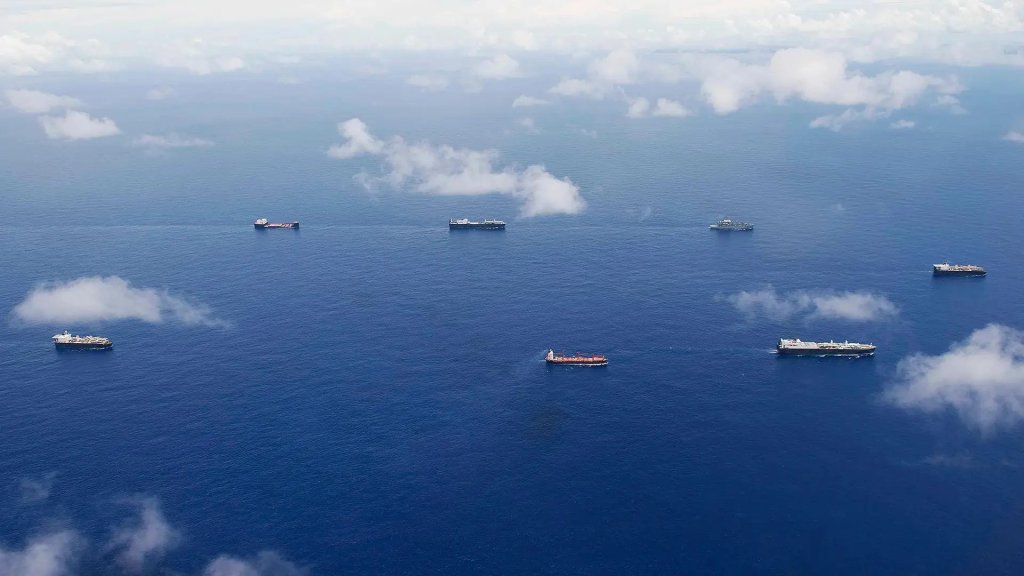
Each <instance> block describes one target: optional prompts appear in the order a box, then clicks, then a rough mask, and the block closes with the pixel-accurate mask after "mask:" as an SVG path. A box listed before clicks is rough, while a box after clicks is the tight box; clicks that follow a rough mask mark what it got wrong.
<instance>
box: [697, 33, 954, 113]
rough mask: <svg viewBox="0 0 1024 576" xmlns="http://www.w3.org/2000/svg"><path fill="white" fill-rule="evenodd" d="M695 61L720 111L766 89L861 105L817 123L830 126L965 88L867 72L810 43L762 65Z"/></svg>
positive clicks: (707, 95)
mask: <svg viewBox="0 0 1024 576" xmlns="http://www.w3.org/2000/svg"><path fill="white" fill-rule="evenodd" d="M693 66H694V73H695V74H696V75H698V76H699V77H700V78H701V79H702V83H701V94H702V95H703V96H704V99H705V100H706V101H707V102H708V104H710V105H711V106H712V108H714V110H715V112H717V113H719V114H729V113H731V112H735V111H736V110H738V109H739V108H740V107H742V106H744V105H747V104H750V103H752V102H754V101H756V100H757V99H758V98H759V97H760V96H761V95H762V94H765V93H770V94H772V95H773V96H774V98H775V100H776V102H777V103H780V104H782V103H785V102H786V101H788V100H790V99H799V100H802V101H804V102H812V103H816V104H833V105H840V106H861V107H862V108H861V109H859V110H858V109H853V108H851V109H850V110H848V111H847V112H844V113H843V114H840V115H829V116H823V117H821V118H820V121H818V122H817V123H816V124H815V125H814V127H827V128H832V129H837V128H836V127H837V126H838V127H841V126H842V125H843V124H845V123H848V122H849V121H851V120H853V119H862V120H863V119H872V118H878V117H883V116H885V115H887V114H888V113H891V112H892V111H894V110H901V109H904V108H906V107H909V106H912V105H914V104H915V103H917V102H918V101H919V100H920V99H921V97H922V96H923V95H924V94H926V93H927V92H929V91H934V92H939V93H940V94H943V95H946V96H950V95H951V94H953V93H955V92H959V91H961V90H962V89H963V87H962V86H961V85H960V84H959V82H958V81H957V80H956V79H955V78H940V77H937V76H931V75H922V74H918V73H916V72H911V71H908V70H900V71H897V72H882V73H880V74H878V75H876V76H866V75H864V74H861V73H860V72H851V71H850V70H848V67H847V59H846V57H845V56H844V55H843V54H842V53H839V52H829V51H824V50H815V49H807V48H788V49H784V50H779V51H777V52H775V53H774V54H773V55H772V57H771V59H770V60H769V62H768V63H767V64H764V65H757V64H745V63H742V62H739V61H737V60H735V59H726V60H721V59H717V58H715V59H710V60H709V61H706V62H700V61H698V62H695V63H694V64H693ZM953 99H954V100H955V98H953Z"/></svg>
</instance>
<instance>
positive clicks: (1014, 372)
mask: <svg viewBox="0 0 1024 576" xmlns="http://www.w3.org/2000/svg"><path fill="white" fill-rule="evenodd" d="M896 372H897V377H896V379H895V381H894V382H893V383H892V384H891V385H890V386H889V387H888V388H887V389H886V391H885V392H884V394H883V398H884V399H885V400H886V401H888V402H889V403H891V404H893V405H895V406H899V407H901V408H905V409H907V410H913V411H920V412H925V413H939V412H944V411H946V410H952V411H953V412H955V413H956V414H957V415H958V416H959V417H960V419H961V421H963V423H964V424H966V425H968V426H970V427H972V428H974V429H976V430H978V431H980V432H982V433H985V434H988V433H991V432H994V431H996V430H998V429H1002V428H1008V427H1010V426H1013V425H1016V424H1018V423H1019V422H1020V421H1021V420H1022V419H1024V333H1021V332H1020V331H1018V330H1014V329H1012V328H1009V327H1007V326H1002V325H999V324H990V325H988V326H986V327H984V328H982V329H979V330H975V331H974V332H973V333H972V334H971V335H970V336H969V337H968V338H967V339H966V340H964V341H962V342H957V343H954V344H953V345H952V346H950V348H949V350H948V351H946V352H945V353H943V354H939V355H937V356H928V355H924V354H917V355H913V356H909V357H907V358H904V359H903V360H901V361H900V363H899V365H898V366H897V371H896Z"/></svg>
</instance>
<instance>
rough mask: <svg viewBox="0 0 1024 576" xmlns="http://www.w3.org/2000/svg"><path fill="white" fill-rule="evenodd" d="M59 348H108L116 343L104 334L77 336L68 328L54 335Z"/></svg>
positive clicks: (55, 344) (54, 342)
mask: <svg viewBox="0 0 1024 576" xmlns="http://www.w3.org/2000/svg"><path fill="white" fill-rule="evenodd" d="M53 345H54V346H56V347H57V349H58V350H62V349H63V350H108V349H110V347H112V346H113V345H114V343H113V342H111V340H110V338H103V337H102V336H75V335H74V334H72V333H70V332H68V331H67V330H65V331H63V332H61V333H60V334H57V335H56V336H54V337H53Z"/></svg>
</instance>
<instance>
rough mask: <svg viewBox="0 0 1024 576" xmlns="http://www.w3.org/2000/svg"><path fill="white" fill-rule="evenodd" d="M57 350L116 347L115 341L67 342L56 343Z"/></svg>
mask: <svg viewBox="0 0 1024 576" xmlns="http://www.w3.org/2000/svg"><path fill="white" fill-rule="evenodd" d="M54 346H55V347H56V348H57V350H110V349H111V348H113V347H114V343H113V342H110V343H107V344H67V343H60V342H57V343H54Z"/></svg>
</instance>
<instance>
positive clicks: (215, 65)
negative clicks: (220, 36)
mask: <svg viewBox="0 0 1024 576" xmlns="http://www.w3.org/2000/svg"><path fill="white" fill-rule="evenodd" d="M211 52H214V53H211ZM215 52H218V50H217V49H216V48H214V47H211V46H210V45H209V44H208V43H207V42H206V41H205V40H203V39H201V38H194V39H192V40H191V41H188V42H183V43H179V44H175V45H172V46H168V47H166V48H164V49H163V51H162V53H161V54H160V56H159V57H158V58H157V62H158V63H159V64H160V65H161V66H164V67H167V68H183V69H185V70H188V71H189V72H191V73H193V74H197V75H199V76H206V75H209V74H216V73H220V72H237V71H239V70H243V69H245V68H246V66H247V63H246V61H245V60H244V59H242V58H241V57H239V56H237V55H234V54H224V53H220V54H216V53H215Z"/></svg>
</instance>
